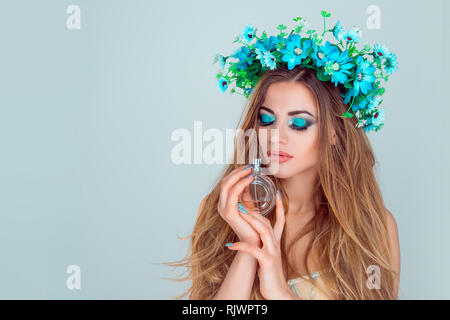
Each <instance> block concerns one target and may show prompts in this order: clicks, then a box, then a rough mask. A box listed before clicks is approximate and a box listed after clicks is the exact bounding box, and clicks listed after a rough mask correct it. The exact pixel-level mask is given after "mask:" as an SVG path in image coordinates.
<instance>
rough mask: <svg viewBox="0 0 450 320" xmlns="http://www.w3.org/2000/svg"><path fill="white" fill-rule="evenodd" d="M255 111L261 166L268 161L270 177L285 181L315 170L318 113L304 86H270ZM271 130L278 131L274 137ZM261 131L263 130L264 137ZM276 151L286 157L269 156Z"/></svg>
mask: <svg viewBox="0 0 450 320" xmlns="http://www.w3.org/2000/svg"><path fill="white" fill-rule="evenodd" d="M257 112H258V124H259V130H258V137H259V141H260V146H261V150H262V152H263V155H264V157H265V160H264V163H267V161H270V170H271V171H272V170H273V171H272V172H273V175H274V176H276V177H278V178H280V179H286V178H289V177H292V176H295V175H297V174H299V173H302V172H306V171H307V170H309V169H313V168H314V167H315V165H316V164H317V163H318V159H319V145H318V140H319V139H318V138H319V130H318V118H317V116H318V114H317V103H316V100H315V97H314V95H313V93H312V92H311V90H310V89H309V88H308V87H306V86H305V85H304V84H302V83H298V82H287V81H284V82H277V83H273V84H271V85H270V86H269V88H268V89H267V93H266V97H265V100H264V102H263V104H262V105H261V106H260V108H259V110H258V111H257ZM273 129H278V136H277V134H276V130H273ZM262 130H267V131H266V134H262ZM279 151H282V152H285V153H287V154H288V157H279V156H276V155H273V154H278V152H279ZM286 160H287V161H286Z"/></svg>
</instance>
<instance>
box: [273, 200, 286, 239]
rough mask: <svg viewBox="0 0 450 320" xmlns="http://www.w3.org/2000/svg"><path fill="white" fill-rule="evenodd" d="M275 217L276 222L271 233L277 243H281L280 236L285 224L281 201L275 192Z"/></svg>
mask: <svg viewBox="0 0 450 320" xmlns="http://www.w3.org/2000/svg"><path fill="white" fill-rule="evenodd" d="M275 206H276V207H275V215H276V222H275V225H274V226H273V232H274V234H275V238H276V239H277V241H278V243H280V241H281V235H282V234H283V229H284V225H285V224H286V216H285V212H284V206H283V200H282V199H281V197H280V195H279V193H278V192H277V197H276V202H275Z"/></svg>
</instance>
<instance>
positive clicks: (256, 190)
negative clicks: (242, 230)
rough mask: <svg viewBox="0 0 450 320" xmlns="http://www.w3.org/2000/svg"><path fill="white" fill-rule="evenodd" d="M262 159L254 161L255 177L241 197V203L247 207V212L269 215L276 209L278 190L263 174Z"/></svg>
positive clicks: (253, 171) (253, 172) (253, 173)
mask: <svg viewBox="0 0 450 320" xmlns="http://www.w3.org/2000/svg"><path fill="white" fill-rule="evenodd" d="M260 165H261V159H260V158H256V159H254V160H253V164H252V167H253V170H252V173H251V174H252V175H253V176H254V177H255V178H254V179H253V180H252V182H251V183H250V184H249V185H248V186H247V187H245V189H244V191H243V192H242V193H241V194H240V195H239V202H240V203H242V204H243V205H244V206H245V209H246V210H247V212H255V213H260V214H262V215H263V216H265V215H267V214H268V213H269V212H270V211H271V210H272V209H273V207H274V205H275V200H276V188H275V184H274V183H273V181H272V180H271V179H270V178H269V177H268V176H266V175H262V174H261V170H260V169H261V168H260Z"/></svg>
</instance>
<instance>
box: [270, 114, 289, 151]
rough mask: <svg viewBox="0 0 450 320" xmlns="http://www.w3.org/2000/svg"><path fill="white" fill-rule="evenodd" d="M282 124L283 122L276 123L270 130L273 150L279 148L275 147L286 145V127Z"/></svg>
mask: <svg viewBox="0 0 450 320" xmlns="http://www.w3.org/2000/svg"><path fill="white" fill-rule="evenodd" d="M283 123H284V122H283V121H278V123H277V124H276V126H275V127H274V128H273V129H271V130H270V141H271V144H272V149H273V150H278V148H279V147H277V145H286V143H287V139H288V138H287V131H286V126H284V125H283Z"/></svg>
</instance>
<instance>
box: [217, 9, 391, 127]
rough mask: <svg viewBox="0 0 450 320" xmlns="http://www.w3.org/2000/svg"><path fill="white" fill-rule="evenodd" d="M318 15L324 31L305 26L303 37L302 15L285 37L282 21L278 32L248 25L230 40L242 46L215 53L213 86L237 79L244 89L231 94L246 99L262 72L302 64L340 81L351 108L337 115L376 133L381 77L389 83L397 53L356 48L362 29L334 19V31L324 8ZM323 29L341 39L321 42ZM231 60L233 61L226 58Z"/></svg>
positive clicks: (381, 115) (379, 124)
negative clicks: (225, 53) (227, 52)
mask: <svg viewBox="0 0 450 320" xmlns="http://www.w3.org/2000/svg"><path fill="white" fill-rule="evenodd" d="M321 14H322V17H323V25H324V30H323V32H322V34H319V33H317V31H316V30H314V29H309V30H307V31H306V32H305V36H301V35H300V33H301V32H302V31H303V30H304V28H305V27H306V26H307V22H306V21H305V20H304V19H303V18H301V17H297V18H295V19H293V21H295V22H296V23H297V26H295V28H293V29H292V30H291V32H290V33H289V35H287V34H286V33H284V31H283V30H285V29H286V26H284V25H282V24H280V25H279V26H278V27H277V29H278V30H279V34H278V35H277V36H270V37H269V36H267V34H266V32H265V31H263V33H262V35H261V37H258V36H257V35H256V30H257V29H256V28H255V27H253V26H252V25H248V26H246V28H245V29H244V30H243V31H242V32H241V34H240V35H239V36H238V37H236V40H235V41H234V42H233V43H235V42H240V43H241V44H243V46H241V47H240V48H239V49H238V50H237V51H235V52H234V53H233V54H232V55H230V56H223V55H221V54H216V56H215V57H214V62H213V63H216V62H218V61H219V62H220V64H221V68H222V71H220V72H219V73H218V74H217V79H218V81H217V87H218V88H219V89H220V90H221V91H222V92H225V91H226V90H227V88H228V86H229V84H231V82H232V81H235V85H236V87H239V88H240V89H242V91H243V92H242V93H240V92H238V91H236V89H235V88H232V89H231V93H234V92H236V93H238V94H241V95H243V96H245V97H246V98H248V97H249V95H250V94H251V92H252V91H253V88H254V87H255V86H256V84H257V82H258V80H259V78H260V77H261V75H262V74H263V73H264V72H265V71H267V70H269V69H270V70H274V69H275V68H277V67H284V66H286V65H287V67H288V69H289V70H292V69H293V68H294V67H295V66H297V65H300V66H302V67H304V68H310V69H314V70H316V74H317V78H318V79H319V80H320V81H330V80H331V82H332V83H334V85H335V87H337V86H338V84H340V85H341V92H343V93H341V96H342V98H343V100H344V103H345V104H347V103H349V102H350V107H349V108H348V110H347V111H346V112H345V113H343V114H341V117H343V118H352V117H353V116H355V117H356V118H357V120H358V123H357V124H356V127H363V128H364V130H365V131H370V130H375V131H378V130H379V129H380V128H381V127H382V126H383V123H382V121H383V119H384V113H385V110H384V109H381V108H380V104H381V102H382V100H381V96H382V95H383V93H384V92H385V89H384V88H383V86H382V85H383V84H384V83H382V80H384V82H387V81H388V79H389V75H390V74H392V73H393V72H394V71H397V69H398V67H397V65H398V62H397V56H396V55H395V54H394V53H392V52H390V51H389V50H388V48H387V47H385V46H384V45H380V44H375V45H374V46H372V45H369V44H367V43H366V44H365V46H364V48H363V49H362V50H358V49H357V48H356V43H358V42H359V41H360V37H361V36H362V32H361V31H360V30H358V28H357V27H356V26H353V27H352V29H349V30H344V29H343V27H342V26H341V24H340V22H339V20H338V21H337V23H336V25H335V26H334V27H333V28H332V29H327V28H326V18H329V17H330V16H331V14H330V13H328V12H326V11H324V10H322V12H321ZM327 32H330V33H333V36H334V38H335V39H337V41H339V42H338V43H336V44H332V43H330V42H329V41H326V42H325V43H324V38H323V37H324V35H325V34H326V33H327ZM286 35H287V38H286V37H285V36H286ZM254 39H256V41H253V40H254ZM344 44H345V45H344ZM233 58H235V59H237V61H235V62H233V61H230V60H231V59H233ZM225 69H227V71H226V73H225ZM350 110H351V111H352V112H349V111H350Z"/></svg>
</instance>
